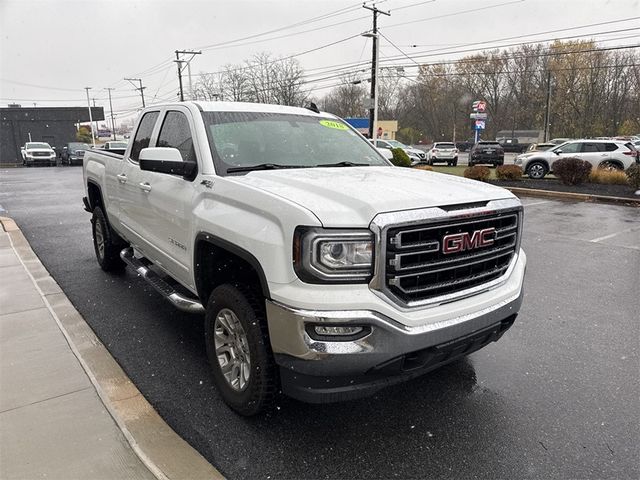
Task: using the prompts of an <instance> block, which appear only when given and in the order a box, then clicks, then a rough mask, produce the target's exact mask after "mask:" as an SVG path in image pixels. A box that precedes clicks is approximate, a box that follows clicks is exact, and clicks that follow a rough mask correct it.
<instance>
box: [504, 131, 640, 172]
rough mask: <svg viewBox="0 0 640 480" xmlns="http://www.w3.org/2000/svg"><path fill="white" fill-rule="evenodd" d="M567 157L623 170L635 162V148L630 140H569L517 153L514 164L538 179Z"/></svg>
mask: <svg viewBox="0 0 640 480" xmlns="http://www.w3.org/2000/svg"><path fill="white" fill-rule="evenodd" d="M568 157H573V158H579V159H580V160H585V161H587V162H589V163H590V164H591V165H592V166H593V168H614V169H617V170H623V169H624V170H626V169H627V168H629V167H630V166H631V165H632V164H633V163H635V162H636V161H638V150H636V148H635V147H634V146H633V144H632V143H631V142H625V141H619V140H570V141H568V142H565V143H562V144H560V145H558V146H557V147H555V148H552V149H551V150H547V151H543V152H529V153H524V154H522V155H518V156H517V157H516V160H515V164H516V165H520V166H521V167H522V169H523V170H524V172H525V173H526V174H527V175H529V178H533V179H539V178H543V177H544V176H545V175H546V174H547V173H549V172H552V171H553V163H554V162H555V161H556V160H559V159H561V158H568Z"/></svg>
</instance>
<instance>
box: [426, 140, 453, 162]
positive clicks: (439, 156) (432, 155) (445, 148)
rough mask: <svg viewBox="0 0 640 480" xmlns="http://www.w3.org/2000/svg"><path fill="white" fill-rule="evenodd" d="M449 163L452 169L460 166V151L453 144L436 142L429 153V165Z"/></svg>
mask: <svg viewBox="0 0 640 480" xmlns="http://www.w3.org/2000/svg"><path fill="white" fill-rule="evenodd" d="M436 162H447V165H449V166H450V167H451V166H453V167H455V166H456V165H458V149H457V148H456V145H455V144H454V143H452V142H435V143H434V144H433V146H432V147H431V149H430V150H429V151H427V163H428V164H429V165H433V164H434V163H436Z"/></svg>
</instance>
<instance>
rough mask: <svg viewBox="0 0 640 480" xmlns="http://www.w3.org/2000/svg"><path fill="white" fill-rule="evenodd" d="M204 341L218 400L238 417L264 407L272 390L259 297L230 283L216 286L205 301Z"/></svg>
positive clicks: (273, 367) (270, 360)
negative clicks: (206, 302) (223, 402)
mask: <svg viewBox="0 0 640 480" xmlns="http://www.w3.org/2000/svg"><path fill="white" fill-rule="evenodd" d="M205 343H206V347H207V356H208V357H209V363H210V364H211V368H212V370H213V378H214V380H215V383H216V386H217V387H218V390H219V391H220V395H221V396H222V399H223V400H224V401H225V403H226V404H227V405H229V406H230V407H231V408H232V409H233V410H235V411H236V412H238V413H239V414H240V415H245V416H251V415H256V414H258V413H260V412H262V411H264V410H267V409H269V408H270V407H271V406H272V405H273V403H274V401H275V399H276V394H277V391H278V385H279V383H278V374H277V367H276V364H275V362H274V360H273V353H272V352H271V344H270V342H269V336H268V333H267V322H266V314H265V311H264V299H262V298H261V297H260V296H259V295H258V294H256V293H254V292H253V291H252V290H250V289H248V288H244V287H240V286H234V285H231V284H224V285H220V286H219V287H216V288H215V289H214V290H213V292H212V293H211V296H210V297H209V303H208V304H207V309H206V315H205Z"/></svg>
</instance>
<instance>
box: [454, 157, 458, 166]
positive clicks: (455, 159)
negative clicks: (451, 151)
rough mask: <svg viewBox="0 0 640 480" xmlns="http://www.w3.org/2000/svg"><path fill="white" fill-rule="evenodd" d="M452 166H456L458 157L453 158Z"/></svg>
mask: <svg viewBox="0 0 640 480" xmlns="http://www.w3.org/2000/svg"><path fill="white" fill-rule="evenodd" d="M453 166H454V167H457V166H458V157H456V158H454V159H453Z"/></svg>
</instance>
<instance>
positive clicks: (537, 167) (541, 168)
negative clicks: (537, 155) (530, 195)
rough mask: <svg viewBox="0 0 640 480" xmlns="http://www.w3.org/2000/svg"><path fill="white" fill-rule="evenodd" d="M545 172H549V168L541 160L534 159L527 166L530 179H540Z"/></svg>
mask: <svg viewBox="0 0 640 480" xmlns="http://www.w3.org/2000/svg"><path fill="white" fill-rule="evenodd" d="M547 173H549V169H548V168H547V166H546V165H545V164H544V163H542V162H537V161H534V162H531V163H530V164H529V166H528V167H527V175H528V176H529V178H531V179H532V180H540V179H541V178H544V176H545V175H546V174H547Z"/></svg>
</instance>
